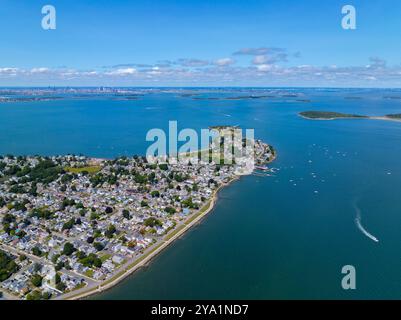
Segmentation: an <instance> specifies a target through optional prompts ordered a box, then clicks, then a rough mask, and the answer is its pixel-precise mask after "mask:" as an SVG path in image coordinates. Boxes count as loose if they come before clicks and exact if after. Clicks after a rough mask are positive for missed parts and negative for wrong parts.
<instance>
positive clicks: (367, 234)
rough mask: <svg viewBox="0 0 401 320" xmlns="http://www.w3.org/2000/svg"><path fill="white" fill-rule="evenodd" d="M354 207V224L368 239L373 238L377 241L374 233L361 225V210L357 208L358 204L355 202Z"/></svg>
mask: <svg viewBox="0 0 401 320" xmlns="http://www.w3.org/2000/svg"><path fill="white" fill-rule="evenodd" d="M354 208H355V210H356V217H355V224H356V226H357V227H358V229H359V230H360V231H361V232H362V233H363V234H364V235H365V236H367V237H368V238H369V239H371V240H373V241H374V242H379V239H377V238H376V237H375V236H374V235H372V234H371V233H369V231H368V230H366V229H365V228H364V227H363V225H362V222H361V220H362V218H361V210H360V209H359V208H358V206H357V205H356V204H355V205H354Z"/></svg>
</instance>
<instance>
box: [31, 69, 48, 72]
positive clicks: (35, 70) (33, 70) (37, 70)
mask: <svg viewBox="0 0 401 320" xmlns="http://www.w3.org/2000/svg"><path fill="white" fill-rule="evenodd" d="M49 70H50V69H49V68H33V69H31V70H30V72H31V73H47V72H49Z"/></svg>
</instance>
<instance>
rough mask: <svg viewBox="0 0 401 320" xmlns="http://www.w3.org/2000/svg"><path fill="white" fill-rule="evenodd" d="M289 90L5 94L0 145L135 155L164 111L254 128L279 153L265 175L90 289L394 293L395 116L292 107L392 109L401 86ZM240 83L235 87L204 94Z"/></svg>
mask: <svg viewBox="0 0 401 320" xmlns="http://www.w3.org/2000/svg"><path fill="white" fill-rule="evenodd" d="M284 92H285V91H284ZM288 92H289V93H291V94H288V95H287V94H283V90H280V93H281V94H277V95H274V93H273V94H272V93H269V94H272V97H268V98H264V99H243V100H223V99H220V100H211V99H198V100H194V99H193V98H192V97H182V96H181V95H179V94H177V93H176V92H167V93H162V92H157V93H153V94H146V95H144V96H142V97H141V98H140V99H138V100H130V101H123V100H111V99H104V98H97V99H85V100H77V99H64V100H57V101H41V102H27V103H19V102H13V103H3V104H0V154H6V153H12V154H46V155H52V154H66V153H75V154H79V153H82V154H85V155H88V156H94V157H107V158H108V157H115V156H119V155H133V154H144V153H145V152H146V148H147V147H148V146H149V145H150V143H149V142H146V141H145V136H146V133H147V131H148V130H149V129H152V128H164V129H167V128H168V121H169V120H176V121H178V126H179V129H183V128H194V129H197V130H199V129H201V128H207V127H209V126H211V125H221V124H224V125H239V126H241V127H243V128H254V129H255V136H256V137H257V138H260V139H263V140H265V141H266V142H268V143H270V144H272V145H273V146H274V147H275V149H276V150H277V152H278V158H277V160H276V161H275V162H274V163H273V164H272V167H275V168H277V169H279V170H277V171H276V173H275V174H274V176H272V177H259V176H247V177H243V178H241V179H240V180H239V181H237V182H235V183H233V184H232V185H230V186H229V187H227V188H225V189H223V190H222V191H221V193H220V194H219V197H220V199H219V201H218V203H217V205H216V207H215V209H214V210H213V211H212V213H211V214H209V215H208V216H207V218H206V219H204V220H203V221H202V223H201V224H199V225H197V226H196V227H195V228H193V229H192V230H191V231H189V232H188V233H187V234H186V235H185V236H183V237H182V238H181V239H180V240H178V241H176V242H175V243H174V244H173V245H172V246H170V247H169V248H168V249H166V250H165V251H164V252H162V253H161V254H160V255H159V256H158V257H157V258H155V259H154V260H153V261H152V262H151V263H150V265H149V266H148V267H146V268H144V269H142V270H140V271H139V272H137V273H135V274H134V275H133V276H131V277H129V278H128V279H126V280H125V281H123V282H122V283H121V284H119V285H117V286H116V287H114V288H113V289H111V290H109V291H107V292H104V293H103V294H101V295H99V296H96V297H95V298H96V299H196V298H203V299H214V298H216V299H217V298H219V299H248V298H249V299H307V298H323V299H325V298H335V299H359V298H368V299H371V298H376V299H381V298H391V299H399V298H401V197H400V195H401V166H400V160H401V123H398V122H390V121H375V120H335V121H312V120H306V119H303V118H301V117H299V116H298V115H297V114H298V112H300V111H305V110H325V111H337V112H346V113H358V114H365V115H385V114H390V113H401V100H400V99H394V98H391V99H389V98H388V97H389V96H401V92H399V91H394V90H391V91H390V90H376V89H375V90H373V89H371V90H367V89H365V90H356V89H355V90H351V89H347V90H334V89H289V90H288ZM252 93H254V91H252ZM294 93H296V94H297V97H295V96H292V94H294ZM246 94H247V91H246V90H245V89H243V90H242V91H241V92H236V90H235V89H232V91H230V92H228V93H227V92H224V93H221V92H218V91H217V92H213V93H207V92H203V93H202V97H206V98H207V97H209V98H210V97H216V96H218V97H221V96H238V95H246ZM301 100H302V101H301ZM309 100H310V101H309ZM357 208H358V209H359V210H360V213H361V224H362V225H363V227H364V228H365V229H366V230H367V231H368V232H369V233H370V234H372V235H374V236H375V237H376V238H377V239H378V240H379V242H374V241H372V239H370V238H369V237H367V236H366V235H365V234H364V233H363V232H361V230H360V229H358V227H357V225H356V223H355V218H356V216H357V210H356V209H357ZM344 265H353V266H355V268H356V275H357V278H356V279H357V289H356V290H349V291H346V290H343V289H342V287H341V279H342V277H343V275H342V274H341V269H342V267H343V266H344Z"/></svg>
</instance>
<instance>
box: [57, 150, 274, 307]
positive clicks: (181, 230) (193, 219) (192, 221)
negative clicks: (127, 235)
mask: <svg viewBox="0 0 401 320" xmlns="http://www.w3.org/2000/svg"><path fill="white" fill-rule="evenodd" d="M273 160H274V158H273ZM238 179H239V177H238V176H235V177H233V178H232V179H231V180H230V181H228V182H227V183H225V184H222V185H220V186H219V187H218V188H217V189H216V190H215V191H214V193H213V196H212V197H211V199H210V200H209V201H208V202H207V203H206V204H205V205H204V206H203V207H202V208H200V209H199V211H198V212H197V213H195V214H194V215H193V216H190V217H188V218H187V219H186V220H185V221H184V222H183V224H182V225H181V226H179V227H177V230H172V233H171V234H167V235H166V236H165V237H164V239H163V240H162V241H161V242H159V243H156V244H155V245H154V246H153V247H150V248H149V250H148V252H147V253H145V254H144V255H143V256H142V257H139V259H138V260H136V261H135V262H133V263H132V264H128V266H127V267H123V270H122V271H120V272H119V273H118V274H117V275H115V276H114V277H113V278H111V279H108V280H106V281H105V282H104V284H100V285H99V286H96V287H94V288H91V289H88V290H87V291H85V290H83V292H82V293H76V294H75V295H71V296H70V297H63V298H64V299H65V300H81V299H84V298H88V297H90V296H94V295H96V294H100V293H102V292H104V291H107V290H109V289H111V288H112V287H114V286H115V285H117V284H119V283H120V282H121V281H123V280H124V279H125V278H127V277H128V276H130V275H132V274H133V273H134V272H135V271H137V270H139V269H140V268H142V267H145V266H146V265H147V264H148V263H149V262H151V260H152V259H153V258H155V257H156V256H157V255H158V254H159V253H161V252H162V251H163V250H164V249H166V248H167V247H169V246H170V245H171V244H172V243H173V242H175V240H177V239H179V238H181V236H183V235H184V234H185V233H186V232H187V231H188V230H189V229H191V228H192V227H193V226H195V225H196V224H197V223H198V222H200V221H201V220H202V219H203V218H204V217H205V216H206V215H208V214H209V213H210V212H211V211H212V210H213V209H214V207H215V204H216V203H217V200H218V193H219V191H220V190H222V189H223V188H224V187H227V186H229V185H230V184H231V183H232V182H234V181H236V180H238ZM166 238H167V240H165V239H166ZM82 289H85V288H82ZM73 293H74V291H72V292H71V294H73Z"/></svg>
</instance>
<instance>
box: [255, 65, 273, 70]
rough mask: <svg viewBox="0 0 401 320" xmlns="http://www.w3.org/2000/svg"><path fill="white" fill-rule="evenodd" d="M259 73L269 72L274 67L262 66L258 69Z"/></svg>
mask: <svg viewBox="0 0 401 320" xmlns="http://www.w3.org/2000/svg"><path fill="white" fill-rule="evenodd" d="M256 68H257V69H258V70H259V71H262V72H267V71H271V70H272V69H273V65H271V64H260V65H258V66H257V67H256Z"/></svg>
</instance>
